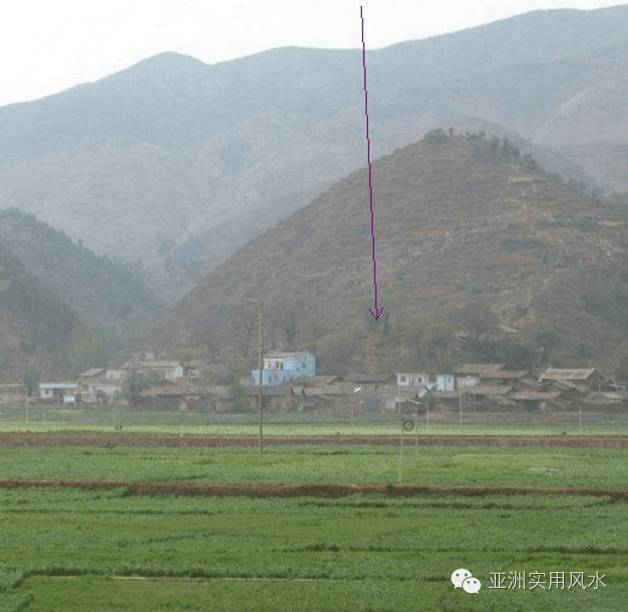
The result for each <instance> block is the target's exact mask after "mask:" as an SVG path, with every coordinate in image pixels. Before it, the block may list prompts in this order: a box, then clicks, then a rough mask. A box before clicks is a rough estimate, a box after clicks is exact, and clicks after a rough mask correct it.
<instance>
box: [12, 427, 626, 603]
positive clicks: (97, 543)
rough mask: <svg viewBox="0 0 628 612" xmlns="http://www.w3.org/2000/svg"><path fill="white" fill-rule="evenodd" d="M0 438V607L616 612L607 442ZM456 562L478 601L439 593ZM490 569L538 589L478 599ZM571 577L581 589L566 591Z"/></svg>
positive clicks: (614, 479)
mask: <svg viewBox="0 0 628 612" xmlns="http://www.w3.org/2000/svg"><path fill="white" fill-rule="evenodd" d="M15 435H16V434H12V433H5V434H2V435H0V470H1V471H0V480H1V482H0V500H1V501H0V515H1V516H0V521H1V524H2V530H1V531H0V550H1V551H2V552H1V556H0V601H1V603H0V610H33V611H36V610H59V611H65V610H68V611H74V610H76V611H81V612H82V611H85V610H89V611H91V610H94V611H103V612H104V611H107V612H109V611H115V610H219V611H220V610H268V611H271V610H273V611H274V610H428V611H431V610H435V611H436V610H446V611H447V610H450V611H458V610H462V611H465V610H482V611H490V610H494V611H501V610H508V611H511V610H514V611H517V610H521V611H527V610H534V611H536V610H539V611H544V610H548V611H549V610H556V609H558V608H561V607H562V608H563V609H565V610H570V611H571V610H575V611H579V610H583V611H584V610H587V611H590V610H596V611H597V610H602V611H604V610H609V611H616V610H623V609H625V602H626V601H628V521H626V516H627V515H628V476H627V474H628V445H625V444H623V443H622V444H621V445H616V446H615V447H613V446H611V447H605V446H608V444H609V442H607V441H608V440H610V441H613V440H614V441H615V442H616V441H622V440H623V438H621V437H609V436H607V437H606V438H604V437H602V438H601V440H602V442H603V444H602V445H601V446H600V445H598V446H595V443H596V442H595V440H596V438H595V437H594V436H582V437H580V438H579V439H578V440H579V441H578V445H577V446H552V445H549V446H542V445H541V442H539V443H537V445H535V446H492V447H491V446H487V445H482V444H479V443H478V439H480V440H481V437H480V438H478V437H473V438H471V439H470V440H469V441H467V442H472V443H470V444H469V443H465V441H464V440H462V439H461V444H464V445H460V446H445V445H423V444H418V445H416V446H415V444H414V442H415V440H416V439H415V438H414V436H413V435H412V434H408V435H406V436H404V440H403V442H404V444H403V446H402V445H400V444H399V442H400V436H391V437H390V439H389V441H388V443H377V444H366V443H361V444H356V443H353V444H344V443H339V442H338V439H337V438H336V437H333V436H332V437H329V438H328V441H327V443H322V442H319V443H317V444H305V443H301V444H299V443H298V440H295V441H293V442H292V443H288V442H290V441H289V440H288V441H287V442H286V443H285V444H282V445H273V446H269V447H268V448H267V449H266V451H265V453H264V454H262V455H260V454H259V453H258V452H257V450H256V449H255V448H252V447H247V446H238V445H226V444H225V445H222V446H207V447H203V446H191V447H188V446H181V447H165V446H154V445H152V446H142V445H139V446H137V445H130V446H128V445H119V446H115V445H114V446H112V447H102V446H99V445H93V444H90V439H91V436H92V435H96V436H100V435H101V434H100V433H99V432H92V434H88V433H83V434H81V433H74V434H73V436H74V437H77V436H78V437H79V439H80V438H81V437H83V438H84V445H83V446H80V445H78V444H72V445H65V444H62V443H59V440H57V441H55V442H54V443H53V444H49V442H50V440H49V439H50V436H53V438H54V434H47V433H29V434H27V435H28V436H29V437H28V445H24V444H22V443H20V442H19V441H18V440H19V439H18V438H15ZM17 435H19V436H22V435H23V434H17ZM112 435H114V434H112ZM115 435H116V436H122V437H124V436H127V434H126V433H123V434H115ZM128 435H132V434H128ZM174 437H175V438H179V436H174ZM567 437H569V438H576V436H567ZM555 438H556V439H558V440H560V439H561V437H560V436H556V437H555ZM146 439H148V438H147V437H146V436H145V435H144V436H143V437H140V438H139V440H140V444H141V441H142V440H146ZM184 439H186V436H184ZM46 440H48V441H47V442H46ZM229 440H231V441H232V442H233V441H234V440H233V439H231V438H228V439H227V441H229ZM605 440H606V441H605ZM323 442H324V441H323ZM460 567H464V568H467V569H469V570H470V571H472V572H473V574H474V576H476V577H477V578H478V579H480V580H481V582H482V588H481V590H480V592H479V593H477V594H469V593H465V592H464V591H463V590H462V589H454V587H453V585H452V584H451V582H450V575H451V573H452V571H453V570H455V569H457V568H460ZM500 572H501V573H503V576H505V577H506V582H505V586H508V585H509V581H508V580H507V578H508V577H509V576H512V575H513V574H512V572H519V573H520V574H519V575H520V576H521V575H522V574H521V573H522V572H526V573H527V574H526V575H530V573H533V572H538V573H539V575H540V574H544V575H545V576H546V577H547V582H546V584H545V585H544V586H537V587H535V588H532V589H530V588H527V587H526V588H521V583H518V584H519V588H514V587H513V588H501V589H497V588H490V586H491V581H490V578H491V575H493V576H495V575H501V574H499V573H500ZM550 572H554V573H558V575H559V574H561V573H564V575H565V576H567V578H566V579H565V580H566V584H565V585H564V587H563V588H558V587H557V585H556V584H554V586H553V588H548V587H549V586H550V583H549V576H550ZM580 572H581V573H582V575H583V576H584V577H585V580H584V585H585V586H586V587H587V588H582V586H579V585H576V586H575V587H573V588H567V587H568V583H569V576H570V574H571V573H576V574H578V573H580ZM596 572H597V573H598V574H599V575H604V578H603V583H604V586H603V585H600V584H597V587H598V588H594V587H595V586H596V584H595V582H594V577H595V576H596ZM553 575H557V574H553ZM589 577H591V578H589ZM589 582H591V586H590V587H589V586H588V585H589ZM516 584H517V583H515V586H516ZM502 586H504V585H502Z"/></svg>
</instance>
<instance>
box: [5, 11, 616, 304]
mask: <svg viewBox="0 0 628 612" xmlns="http://www.w3.org/2000/svg"><path fill="white" fill-rule="evenodd" d="M368 65H369V102H370V110H371V112H370V116H371V132H372V141H373V146H374V154H375V155H376V156H378V155H381V154H385V153H389V152H391V151H393V150H394V149H395V148H397V147H399V146H401V145H404V144H407V143H408V142H411V141H413V140H415V139H416V137H417V136H418V135H419V134H421V133H423V132H424V131H425V130H427V129H431V128H432V127H434V126H437V125H442V124H446V123H447V122H449V121H458V120H461V119H462V118H465V117H479V118H481V119H483V120H487V121H490V122H493V123H496V124H498V125H501V126H504V128H505V129H506V130H508V131H510V132H513V133H516V134H518V135H520V137H522V138H525V139H527V140H528V141H530V142H531V143H532V144H533V145H534V146H535V147H537V148H540V149H542V150H544V151H548V156H551V155H553V152H554V151H556V150H559V151H560V155H561V157H562V158H563V159H564V160H565V162H566V163H567V165H569V166H571V167H573V168H576V173H581V174H583V175H586V176H588V177H589V179H590V180H591V181H592V182H593V183H596V184H598V185H599V186H600V187H601V188H602V189H603V190H605V191H606V192H628V175H627V174H626V173H625V167H626V160H627V158H628V106H627V104H626V100H627V99H628V6H617V7H613V8H607V9H598V10H593V11H576V10H554V11H537V12H532V13H528V14H525V15H521V16H518V17H514V18H511V19H507V20H503V21H499V22H495V23H492V24H488V25H485V26H481V27H477V28H472V29H469V30H464V31H461V32H456V33H453V34H447V35H443V36H437V37H433V38H429V39H426V40H420V41H410V42H405V43H401V44H397V45H393V46H390V47H387V48H384V49H379V50H374V51H370V52H369V53H368ZM0 134H1V135H2V136H1V141H0V207H9V206H14V207H17V208H20V209H22V210H26V211H30V212H34V213H36V214H37V215H38V217H40V218H41V219H42V220H43V221H45V222H47V223H50V224H51V225H53V226H54V227H57V228H63V229H64V230H65V231H67V233H68V234H69V235H70V236H71V237H72V238H81V239H83V240H84V242H85V244H86V245H88V246H89V247H90V248H92V249H95V250H96V251H98V252H102V253H107V254H115V255H117V256H120V257H122V258H123V259H126V260H131V261H137V260H141V261H142V262H143V263H144V264H145V265H146V267H147V268H148V269H149V271H150V282H151V284H152V286H153V287H155V288H157V289H158V291H159V295H160V297H162V298H164V299H167V300H169V301H173V300H175V299H176V298H177V297H178V296H180V295H182V293H183V292H184V291H185V290H186V289H187V288H189V287H190V286H192V285H193V284H194V282H195V281H196V280H198V279H200V278H202V277H203V276H204V274H205V273H206V272H207V271H209V270H211V269H212V268H213V267H214V266H216V265H218V264H219V263H220V262H221V261H223V260H224V259H225V257H227V256H228V255H229V254H231V253H234V252H235V251H236V250H237V249H238V247H240V246H242V245H243V244H245V243H246V242H247V241H248V240H249V239H250V238H252V237H254V236H256V235H258V234H259V233H260V232H262V231H264V230H265V229H267V228H269V227H272V226H273V225H274V224H275V223H277V222H278V221H279V220H280V219H282V218H283V217H284V216H286V215H287V214H289V213H291V212H293V211H295V210H297V209H299V208H300V207H302V206H304V205H305V204H307V202H308V201H310V200H311V199H312V198H313V197H314V196H315V195H317V194H319V193H320V192H321V191H323V190H324V189H325V188H326V187H328V186H330V185H331V184H332V183H333V182H334V181H336V180H338V179H339V178H340V177H342V176H344V175H346V174H347V173H348V172H349V171H351V170H353V169H356V168H358V167H360V166H362V165H363V164H364V158H365V152H364V142H363V115H362V90H361V64H360V53H359V51H357V50H322V49H303V48H293V47H291V48H280V49H274V50H271V51H267V52H264V53H259V54H256V55H252V56H249V57H244V58H241V59H238V60H234V61H229V62H224V63H220V64H215V65H206V64H203V63H202V62H199V61H198V60H196V59H194V58H190V57H186V56H181V55H177V54H174V53H167V54H163V55H159V56H156V57H153V58H149V59H147V60H145V61H143V62H140V63H139V64H137V65H135V66H132V67H131V68H129V69H127V70H124V71H122V72H120V73H117V74H114V75H112V76H110V77H108V78H105V79H102V80H99V81H97V82H95V83H90V84H85V85H81V86H78V87H75V88H72V89H70V90H67V91H65V92H62V93H60V94H58V95H54V96H49V97H47V98H44V99H42V100H38V101H35V102H29V103H25V104H14V105H10V106H6V107H4V108H1V109H0ZM577 168H581V169H582V170H577Z"/></svg>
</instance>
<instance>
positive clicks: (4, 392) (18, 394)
mask: <svg viewBox="0 0 628 612" xmlns="http://www.w3.org/2000/svg"><path fill="white" fill-rule="evenodd" d="M26 395H27V393H26V387H25V386H24V385H23V384H21V383H5V384H2V385H0V404H15V403H16V402H23V401H24V400H25V399H26Z"/></svg>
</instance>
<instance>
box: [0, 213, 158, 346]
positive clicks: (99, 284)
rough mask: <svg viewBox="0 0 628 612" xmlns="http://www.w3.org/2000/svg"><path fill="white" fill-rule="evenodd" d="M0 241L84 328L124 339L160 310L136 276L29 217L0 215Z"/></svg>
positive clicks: (118, 264)
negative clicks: (75, 313) (76, 316)
mask: <svg viewBox="0 0 628 612" xmlns="http://www.w3.org/2000/svg"><path fill="white" fill-rule="evenodd" d="M0 243H1V244H4V245H5V246H6V247H7V248H9V249H10V250H11V252H12V253H13V254H14V255H15V256H16V257H17V258H19V260H20V262H21V263H22V264H23V265H24V267H25V268H26V270H27V271H28V273H29V274H30V275H31V276H33V277H35V278H36V279H38V281H39V282H40V283H41V284H42V285H44V286H45V287H47V288H48V290H49V291H50V292H51V293H54V294H55V296H56V298H57V299H58V300H59V301H61V302H63V303H64V304H66V306H67V307H68V308H71V309H73V310H75V311H76V312H77V313H78V315H79V316H80V318H81V321H82V323H83V324H84V325H85V326H86V327H89V328H92V329H99V330H105V331H107V332H109V334H110V335H113V336H125V337H128V336H130V335H131V336H132V335H133V334H134V333H135V334H137V333H138V332H140V333H141V331H142V329H143V328H144V327H145V326H146V325H147V324H148V323H149V322H150V321H152V320H154V318H155V317H156V316H157V315H158V313H160V311H161V306H160V303H159V301H158V300H157V298H156V297H155V295H154V293H153V292H152V290H151V289H149V288H148V286H147V285H146V284H145V283H144V281H143V280H142V279H141V276H140V274H139V272H134V271H131V270H130V269H128V268H126V267H124V266H123V265H122V264H120V263H118V262H116V261H114V260H112V259H110V258H108V257H105V256H98V255H95V254H94V253H93V252H92V251H90V250H89V249H87V248H86V247H84V246H83V245H81V244H77V243H75V242H73V241H72V240H70V239H69V238H68V237H67V236H65V235H64V234H62V233H61V232H59V231H57V230H54V229H53V228H51V227H50V226H48V225H46V224H45V223H41V222H39V221H37V220H36V219H35V217H33V216H32V215H27V214H25V213H22V212H19V211H17V210H5V211H0Z"/></svg>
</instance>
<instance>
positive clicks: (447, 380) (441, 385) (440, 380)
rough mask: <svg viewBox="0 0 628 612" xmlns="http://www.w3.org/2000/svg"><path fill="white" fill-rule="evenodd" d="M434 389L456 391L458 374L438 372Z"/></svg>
mask: <svg viewBox="0 0 628 612" xmlns="http://www.w3.org/2000/svg"><path fill="white" fill-rule="evenodd" d="M434 389H435V390H436V391H455V390H456V376H455V375H454V374H437V375H436V385H435V386H434Z"/></svg>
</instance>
